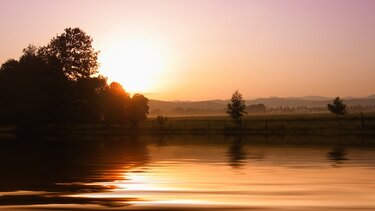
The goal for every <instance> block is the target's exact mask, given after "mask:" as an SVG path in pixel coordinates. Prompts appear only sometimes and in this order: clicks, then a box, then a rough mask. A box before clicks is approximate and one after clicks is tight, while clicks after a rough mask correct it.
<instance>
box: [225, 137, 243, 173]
mask: <svg viewBox="0 0 375 211" xmlns="http://www.w3.org/2000/svg"><path fill="white" fill-rule="evenodd" d="M228 155H229V165H230V166H232V167H233V168H241V167H242V166H243V165H245V160H246V152H245V150H244V148H243V144H242V138H241V137H240V136H238V137H235V139H234V140H233V142H232V144H231V145H230V148H229V150H228Z"/></svg>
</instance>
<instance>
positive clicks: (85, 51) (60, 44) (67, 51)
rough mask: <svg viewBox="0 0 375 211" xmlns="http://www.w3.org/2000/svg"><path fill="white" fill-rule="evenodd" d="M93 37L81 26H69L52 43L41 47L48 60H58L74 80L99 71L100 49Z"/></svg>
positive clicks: (41, 51) (68, 75)
mask: <svg viewBox="0 0 375 211" xmlns="http://www.w3.org/2000/svg"><path fill="white" fill-rule="evenodd" d="M92 41H93V40H92V38H91V37H90V36H89V35H87V34H86V33H85V32H84V31H82V30H81V29H79V28H67V29H65V32H64V33H62V34H61V35H58V36H56V37H54V38H52V40H51V41H50V43H49V44H48V45H47V46H45V47H41V48H40V49H39V53H40V54H41V55H42V56H43V57H44V58H45V59H47V60H49V61H51V60H53V61H56V62H57V63H58V65H60V68H61V70H62V72H63V73H64V74H65V75H66V76H67V77H68V78H69V79H72V80H78V79H80V78H89V77H90V76H92V75H93V74H96V73H97V72H98V67H99V63H98V54H99V52H98V51H95V49H94V48H93V47H92Z"/></svg>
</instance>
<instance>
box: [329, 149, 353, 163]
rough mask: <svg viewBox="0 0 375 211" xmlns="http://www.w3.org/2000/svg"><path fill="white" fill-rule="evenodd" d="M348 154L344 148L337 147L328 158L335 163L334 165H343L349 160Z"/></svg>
mask: <svg viewBox="0 0 375 211" xmlns="http://www.w3.org/2000/svg"><path fill="white" fill-rule="evenodd" d="M345 156H346V152H345V150H344V149H343V148H342V147H335V148H333V149H332V150H331V151H330V152H328V154H327V158H328V159H329V160H331V161H333V163H334V164H333V165H338V164H342V163H343V161H344V160H348V159H347V158H346V157H345Z"/></svg>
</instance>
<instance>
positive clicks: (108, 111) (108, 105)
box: [104, 82, 131, 125]
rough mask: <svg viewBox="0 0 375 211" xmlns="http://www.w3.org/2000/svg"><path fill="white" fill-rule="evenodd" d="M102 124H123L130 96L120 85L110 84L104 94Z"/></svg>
mask: <svg viewBox="0 0 375 211" xmlns="http://www.w3.org/2000/svg"><path fill="white" fill-rule="evenodd" d="M104 97H105V105H104V122H105V123H106V124H107V125H108V124H124V123H125V122H126V110H127V109H129V107H130V100H131V98H130V96H129V94H128V93H126V92H125V90H124V88H123V87H122V86H121V84H119V83H116V82H112V83H111V84H110V85H109V88H108V89H107V91H106V92H105V96H104Z"/></svg>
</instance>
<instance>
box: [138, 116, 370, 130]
mask: <svg viewBox="0 0 375 211" xmlns="http://www.w3.org/2000/svg"><path fill="white" fill-rule="evenodd" d="M141 128H142V129H144V130H148V129H153V130H155V131H157V130H158V129H159V132H160V131H164V132H166V133H168V132H169V133H173V132H176V133H178V132H180V133H194V132H197V133H198V132H211V133H220V132H223V131H227V132H228V131H229V132H230V131H231V129H233V128H234V124H233V122H232V121H231V119H230V118H229V117H228V116H199V117H171V118H168V120H167V121H166V122H165V123H164V125H160V124H158V122H157V121H156V120H155V118H150V119H149V120H147V121H145V122H143V123H142V125H141ZM241 132H242V133H265V132H279V133H333V132H340V133H358V132H360V133H374V132H375V113H365V114H363V117H361V114H360V113H352V114H347V115H344V116H341V117H339V120H337V119H336V116H334V115H332V114H329V113H319V114H311V113H309V114H272V115H267V114H263V115H248V116H245V117H244V119H243V124H242V129H241Z"/></svg>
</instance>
